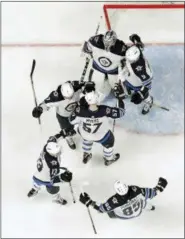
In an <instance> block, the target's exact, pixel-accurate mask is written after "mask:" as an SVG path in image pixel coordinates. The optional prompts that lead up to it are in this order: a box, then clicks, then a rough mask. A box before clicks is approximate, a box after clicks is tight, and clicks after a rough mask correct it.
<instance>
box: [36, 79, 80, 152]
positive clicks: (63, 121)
mask: <svg viewBox="0 0 185 239" xmlns="http://www.w3.org/2000/svg"><path fill="white" fill-rule="evenodd" d="M83 86H84V83H79V82H78V81H67V82H65V83H63V84H62V85H59V86H58V88H57V89H56V90H55V91H52V92H51V93H50V95H49V96H48V97H47V98H46V99H45V100H44V101H43V102H42V103H41V104H40V105H39V106H38V107H35V108H34V109H33V111H32V115H33V117H35V118H39V117H40V116H41V114H42V113H43V112H45V111H48V110H49V109H50V108H52V107H55V108H56V117H57V120H58V122H59V125H60V128H61V129H67V130H68V131H69V130H70V131H71V136H69V137H66V141H67V143H68V145H69V147H70V148H71V149H75V148H76V145H75V142H74V140H73V138H72V136H73V135H75V134H76V132H75V130H74V127H73V125H71V124H70V122H69V119H68V118H69V116H70V115H71V113H72V112H73V110H74V109H75V107H76V106H77V102H78V101H79V100H80V94H81V92H82V90H81V89H82V87H83Z"/></svg>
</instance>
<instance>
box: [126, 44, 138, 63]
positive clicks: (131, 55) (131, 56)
mask: <svg viewBox="0 0 185 239" xmlns="http://www.w3.org/2000/svg"><path fill="white" fill-rule="evenodd" d="M140 55H141V53H140V50H139V48H138V47H137V46H131V47H130V48H128V50H127V51H126V54H125V57H126V60H128V61H129V62H130V63H133V62H136V61H137V60H139V57H140Z"/></svg>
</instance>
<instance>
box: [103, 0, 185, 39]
mask: <svg viewBox="0 0 185 239" xmlns="http://www.w3.org/2000/svg"><path fill="white" fill-rule="evenodd" d="M103 12H104V18H105V23H106V28H107V29H108V30H110V29H112V30H115V31H116V32H117V33H118V36H119V37H120V38H122V39H124V38H125V37H128V35H129V34H132V33H138V34H140V35H141V37H142V36H143V37H144V39H145V41H146V42H149V43H157V42H159V43H163V42H176V43H177V42H180V43H183V42H184V4H183V3H177V2H155V3H152V2H148V3H147V2H144V3H141V2H133V3H131V2H129V3H126V2H125V3H123V2H116V3H111V4H109V3H107V4H104V5H103ZM152 33H153V35H156V38H155V37H153V38H152ZM154 38H155V39H154Z"/></svg>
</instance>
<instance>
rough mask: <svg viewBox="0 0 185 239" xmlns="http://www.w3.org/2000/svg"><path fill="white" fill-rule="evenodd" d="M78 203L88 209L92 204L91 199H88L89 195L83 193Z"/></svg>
mask: <svg viewBox="0 0 185 239" xmlns="http://www.w3.org/2000/svg"><path fill="white" fill-rule="evenodd" d="M79 201H80V202H81V203H83V204H84V205H86V207H89V206H90V205H91V204H92V202H93V201H92V200H91V198H90V197H89V195H88V194H87V193H85V192H84V193H81V194H80V198H79Z"/></svg>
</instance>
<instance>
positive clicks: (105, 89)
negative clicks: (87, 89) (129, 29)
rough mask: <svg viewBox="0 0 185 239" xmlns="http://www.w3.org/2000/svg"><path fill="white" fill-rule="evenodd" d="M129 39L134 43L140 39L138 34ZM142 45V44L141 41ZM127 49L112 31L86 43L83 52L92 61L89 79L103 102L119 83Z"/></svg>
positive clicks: (92, 38)
mask: <svg viewBox="0 0 185 239" xmlns="http://www.w3.org/2000/svg"><path fill="white" fill-rule="evenodd" d="M129 38H130V40H131V41H132V42H133V41H135V40H136V39H138V38H139V39H140V37H139V36H138V35H137V34H132V35H131V36H130V37H129ZM140 44H142V42H141V41H140ZM127 48H128V46H127V45H126V44H125V43H124V42H123V41H122V40H119V39H118V38H117V35H116V33H115V32H114V31H112V30H110V31H107V32H106V33H105V34H104V35H103V34H99V35H96V36H93V37H91V38H90V39H89V40H88V41H87V42H85V43H84V46H83V52H84V53H85V55H86V56H87V57H89V58H90V59H92V67H91V70H90V73H89V78H90V80H92V81H94V82H95V83H96V86H97V90H98V91H99V92H100V93H101V95H100V97H101V99H100V100H101V101H102V100H103V99H104V98H105V97H106V96H107V95H108V94H109V93H110V91H111V89H113V88H114V84H115V83H118V81H119V79H118V73H119V72H120V71H121V70H122V68H123V60H124V58H125V52H126V50H127Z"/></svg>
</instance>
